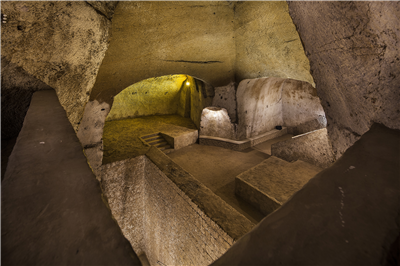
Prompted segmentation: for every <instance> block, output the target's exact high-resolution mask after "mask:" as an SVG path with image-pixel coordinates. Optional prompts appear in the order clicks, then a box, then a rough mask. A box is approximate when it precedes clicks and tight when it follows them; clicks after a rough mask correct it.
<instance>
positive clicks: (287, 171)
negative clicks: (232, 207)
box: [235, 156, 322, 215]
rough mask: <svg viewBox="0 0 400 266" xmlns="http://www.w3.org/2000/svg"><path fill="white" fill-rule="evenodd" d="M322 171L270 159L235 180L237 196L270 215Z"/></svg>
mask: <svg viewBox="0 0 400 266" xmlns="http://www.w3.org/2000/svg"><path fill="white" fill-rule="evenodd" d="M320 171H322V168H319V167H317V166H314V165H311V164H309V163H306V162H303V161H300V160H298V161H296V162H293V163H289V162H286V161H284V160H282V159H279V158H277V157H274V156H271V157H270V158H268V159H266V160H265V161H263V162H261V163H260V164H258V165H256V166H255V167H253V168H251V169H249V170H247V171H246V172H243V173H241V174H240V175H238V176H237V177H236V178H235V194H236V195H238V196H239V197H241V198H242V199H244V200H245V201H247V202H249V203H250V204H252V205H253V206H254V207H256V208H257V209H259V210H260V211H261V212H262V213H263V214H265V215H268V214H269V213H271V212H273V211H274V210H276V209H278V208H279V207H280V206H281V205H282V204H283V203H285V202H286V201H287V200H288V199H289V198H290V197H291V196H292V195H293V194H294V193H296V192H297V191H298V190H300V189H301V188H302V187H303V186H304V185H305V184H306V183H307V182H308V180H310V179H311V178H312V177H314V176H315V175H316V174H317V173H319V172H320Z"/></svg>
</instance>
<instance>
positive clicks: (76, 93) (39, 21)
mask: <svg viewBox="0 0 400 266" xmlns="http://www.w3.org/2000/svg"><path fill="white" fill-rule="evenodd" d="M115 6H116V3H109V2H102V3H91V4H88V3H86V2H64V1H59V2H57V1H55V2H19V1H15V2H3V3H2V5H1V13H2V14H5V15H7V22H6V23H2V31H1V52H2V62H3V60H7V61H10V62H11V63H12V64H15V65H16V66H18V67H20V68H21V69H23V70H24V71H25V72H26V73H28V74H29V75H31V76H33V77H35V78H37V79H39V80H41V81H43V82H44V83H46V84H47V85H49V86H51V87H53V88H54V89H55V90H56V92H57V96H58V98H59V99H60V102H61V105H62V106H63V108H64V109H65V110H66V112H67V116H68V119H69V121H70V122H71V124H72V125H73V127H74V129H75V131H76V130H77V127H78V124H79V122H80V120H81V118H82V114H83V110H84V107H85V104H86V102H87V101H88V99H89V95H90V92H91V89H92V87H93V84H94V82H95V79H96V75H97V71H98V69H99V67H100V63H101V61H102V60H103V57H104V54H105V51H106V49H107V47H108V39H109V32H108V30H109V28H110V26H111V21H110V17H111V16H112V13H113V10H114V8H115ZM103 12H104V14H103ZM2 76H3V70H2Z"/></svg>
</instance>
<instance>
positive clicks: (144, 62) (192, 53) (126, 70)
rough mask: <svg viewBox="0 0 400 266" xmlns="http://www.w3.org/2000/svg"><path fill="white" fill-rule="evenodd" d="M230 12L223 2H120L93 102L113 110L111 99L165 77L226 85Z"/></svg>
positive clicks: (232, 52) (230, 56)
mask: <svg viewBox="0 0 400 266" xmlns="http://www.w3.org/2000/svg"><path fill="white" fill-rule="evenodd" d="M232 6H233V5H232V4H231V3H229V2H222V1H220V2H194V1H189V2H184V1H182V2H178V1H176V2H174V1H172V2H170V1H165V2H150V1H142V2H139V1H132V2H131V1H121V2H120V3H119V4H118V6H117V8H116V10H115V15H114V18H113V27H112V32H113V39H112V40H111V43H110V47H109V49H108V50H107V53H106V56H105V58H104V61H103V63H102V65H101V68H100V71H99V75H98V79H97V81H96V84H95V86H94V89H93V95H92V96H91V99H98V100H99V101H100V102H102V101H106V102H108V103H109V104H111V103H112V98H111V97H112V96H114V95H116V94H118V93H119V92H120V91H121V90H123V89H125V88H126V87H128V86H130V85H132V84H134V83H136V82H139V81H141V80H144V79H148V78H153V77H159V76H163V75H168V74H188V75H191V76H194V77H196V78H200V79H201V80H204V81H205V82H207V83H210V84H212V85H213V86H223V85H226V84H228V83H229V82H230V81H232V80H233V79H234V73H233V71H232V70H233V67H234V55H235V41H234V23H233V12H234V11H233V8H232Z"/></svg>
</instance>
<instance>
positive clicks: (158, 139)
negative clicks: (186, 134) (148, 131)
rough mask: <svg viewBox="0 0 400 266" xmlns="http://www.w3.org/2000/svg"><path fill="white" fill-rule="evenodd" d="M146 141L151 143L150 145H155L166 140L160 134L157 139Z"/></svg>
mask: <svg viewBox="0 0 400 266" xmlns="http://www.w3.org/2000/svg"><path fill="white" fill-rule="evenodd" d="M146 142H147V143H149V144H150V145H155V144H157V143H161V142H165V139H164V138H163V137H161V136H160V137H158V138H157V139H152V140H151V141H147V140H146Z"/></svg>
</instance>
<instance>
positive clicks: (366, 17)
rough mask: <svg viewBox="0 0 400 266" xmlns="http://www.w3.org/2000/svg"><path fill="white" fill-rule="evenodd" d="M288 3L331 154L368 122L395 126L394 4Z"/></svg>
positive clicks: (398, 125) (398, 65) (398, 9)
mask: <svg viewBox="0 0 400 266" xmlns="http://www.w3.org/2000/svg"><path fill="white" fill-rule="evenodd" d="M288 4H289V10H290V15H291V17H292V19H293V22H294V23H295V25H296V27H297V30H298V32H299V34H300V37H301V39H302V41H303V43H304V48H305V52H306V55H307V57H308V59H309V60H310V63H311V71H312V76H313V78H314V80H315V83H316V89H317V93H318V96H319V97H320V98H321V100H322V106H323V108H324V110H325V114H326V117H327V120H328V134H329V139H330V140H331V142H332V146H333V151H334V153H335V156H336V158H338V157H340V156H341V155H342V154H343V152H344V151H345V150H346V149H347V148H349V147H350V146H351V145H352V144H353V143H354V142H355V141H356V140H357V139H358V138H359V137H360V136H361V135H362V134H364V133H365V132H366V131H367V130H368V129H369V128H370V126H371V125H372V123H373V122H377V123H382V124H384V125H385V126H387V127H389V128H392V129H400V105H399V103H400V89H399V88H400V53H399V47H400V43H399V41H400V27H399V17H400V3H399V2H288Z"/></svg>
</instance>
